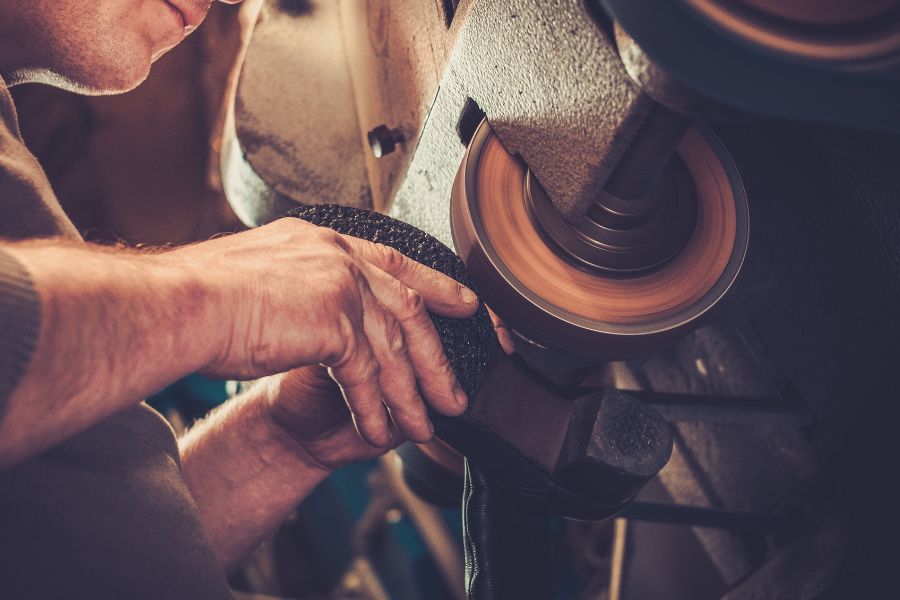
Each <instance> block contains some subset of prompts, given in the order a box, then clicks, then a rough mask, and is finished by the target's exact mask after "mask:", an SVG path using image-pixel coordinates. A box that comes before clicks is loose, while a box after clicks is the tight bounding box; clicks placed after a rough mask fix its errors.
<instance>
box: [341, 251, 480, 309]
mask: <svg viewBox="0 0 900 600" xmlns="http://www.w3.org/2000/svg"><path fill="white" fill-rule="evenodd" d="M344 239H345V240H346V241H347V243H348V244H349V247H350V249H351V251H352V252H353V255H354V256H355V257H356V258H357V259H359V260H361V261H365V262H368V263H370V264H372V265H374V266H375V267H377V268H379V269H381V270H382V271H385V272H386V273H388V274H390V275H391V276H393V277H395V278H397V279H399V280H400V281H402V282H403V283H404V284H405V285H406V286H407V287H410V288H412V289H414V290H416V291H417V292H418V293H419V294H420V295H421V296H422V298H423V299H424V300H425V305H426V306H427V307H428V309H429V310H431V311H432V312H435V313H437V314H440V315H443V316H445V317H458V318H463V317H469V316H471V315H472V314H474V313H475V310H477V308H478V297H477V296H476V295H475V294H474V293H473V292H472V290H470V289H469V288H467V287H466V286H464V285H462V284H460V283H459V282H457V281H456V280H455V279H453V278H451V277H447V276H446V275H444V274H443V273H439V272H437V271H435V270H434V269H429V268H428V267H426V266H425V265H423V264H421V263H418V262H416V261H414V260H412V259H411V258H407V257H406V256H404V255H403V254H401V253H400V252H398V251H397V250H394V249H393V248H390V247H388V246H385V245H384V244H375V243H373V242H368V241H365V240H361V239H359V238H355V237H352V236H344Z"/></svg>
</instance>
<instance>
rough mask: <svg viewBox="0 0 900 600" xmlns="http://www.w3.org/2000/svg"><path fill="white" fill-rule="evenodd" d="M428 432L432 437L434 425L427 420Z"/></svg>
mask: <svg viewBox="0 0 900 600" xmlns="http://www.w3.org/2000/svg"><path fill="white" fill-rule="evenodd" d="M428 430H429V431H430V432H431V435H434V423H432V422H431V419H428Z"/></svg>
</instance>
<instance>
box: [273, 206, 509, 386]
mask: <svg viewBox="0 0 900 600" xmlns="http://www.w3.org/2000/svg"><path fill="white" fill-rule="evenodd" d="M287 216H289V217H297V218H300V219H303V220H304V221H309V222H310V223H312V224H313V225H321V226H323V227H329V228H331V229H333V230H335V231H337V232H338V233H342V234H345V235H350V236H353V237H357V238H361V239H364V240H369V241H371V242H378V243H380V244H384V245H385V246H390V247H391V248H394V249H396V250H399V251H400V252H401V253H403V254H405V255H406V256H408V257H409V258H411V259H413V260H416V261H418V262H420V263H422V264H423V265H426V266H428V267H431V268H432V269H434V270H436V271H440V272H441V273H444V274H445V275H449V276H450V277H452V278H453V279H455V280H456V281H459V282H460V283H462V284H464V285H466V286H467V287H468V288H469V289H471V290H472V291H474V292H475V293H476V294H477V293H478V290H477V288H476V286H475V283H474V282H473V281H472V279H471V277H469V274H468V272H467V271H466V266H465V265H464V264H463V262H462V260H460V258H459V257H458V256H457V255H456V254H455V253H454V252H453V250H451V249H450V248H448V247H447V246H445V245H444V244H442V243H441V242H439V241H438V240H437V239H435V238H434V237H432V236H430V235H428V234H427V233H425V232H424V231H422V230H420V229H417V228H415V227H413V226H412V225H410V224H409V223H404V222H403V221H398V220H397V219H392V218H391V217H388V216H385V215H383V214H380V213H376V212H372V211H368V210H363V209H361V208H353V207H350V206H341V205H339V204H317V205H313V206H301V207H300V208H297V209H294V210H292V211H291V212H289V213H288V214H287ZM431 320H432V321H434V326H435V328H436V329H437V332H438V334H439V335H440V337H441V342H442V343H443V345H444V352H445V353H446V354H447V358H448V359H449V360H450V364H451V365H452V366H453V370H454V371H455V372H456V378H457V379H458V380H459V384H460V385H461V386H462V388H463V390H464V391H465V392H466V394H468V396H469V398H472V397H474V395H475V392H477V391H478V388H479V387H480V386H481V382H482V380H483V379H484V375H485V368H486V367H487V363H488V359H489V358H490V357H491V356H492V355H493V353H494V352H496V351H497V348H498V342H497V336H496V334H495V333H494V327H493V325H492V324H491V319H490V317H489V316H488V314H487V310H486V309H485V307H484V304H482V305H481V306H480V307H479V308H478V312H476V313H475V315H473V316H472V317H470V318H468V319H450V318H447V317H441V316H438V315H431Z"/></svg>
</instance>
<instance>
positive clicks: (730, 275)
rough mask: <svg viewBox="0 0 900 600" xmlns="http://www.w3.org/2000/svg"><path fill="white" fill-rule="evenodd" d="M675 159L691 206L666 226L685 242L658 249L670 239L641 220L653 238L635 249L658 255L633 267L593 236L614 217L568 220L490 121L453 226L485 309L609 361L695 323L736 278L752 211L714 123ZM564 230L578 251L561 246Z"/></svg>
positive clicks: (457, 188) (475, 144)
mask: <svg viewBox="0 0 900 600" xmlns="http://www.w3.org/2000/svg"><path fill="white" fill-rule="evenodd" d="M675 155H676V156H675V159H676V160H677V161H678V162H679V164H680V167H679V168H681V170H682V171H683V172H684V173H685V175H687V176H688V177H689V182H688V187H690V185H691V182H692V189H687V190H684V189H682V190H681V191H679V190H678V189H675V190H673V191H669V192H664V193H669V194H676V195H678V194H680V195H681V196H682V200H681V206H682V208H680V209H679V208H678V205H677V202H676V203H675V209H674V210H675V215H674V216H673V217H671V218H669V217H665V218H661V219H658V222H661V223H662V225H663V226H669V227H671V228H673V229H674V228H680V229H681V230H682V233H681V236H682V239H681V241H680V242H678V243H677V244H676V245H675V246H673V245H672V244H671V243H668V247H667V248H661V250H660V249H657V250H654V249H653V248H652V246H653V242H654V240H655V239H659V236H660V235H662V234H661V233H660V232H656V233H654V232H653V230H652V228H650V229H648V228H647V227H644V230H645V231H649V233H645V235H646V236H648V240H647V243H646V244H644V246H642V247H638V248H637V253H632V254H633V255H634V256H638V255H639V254H641V253H643V255H646V256H649V255H652V254H653V252H656V255H655V256H649V258H647V259H646V260H647V261H648V262H647V263H646V264H647V266H646V267H645V268H638V267H633V268H632V267H631V266H630V264H629V263H628V262H627V261H628V260H631V258H630V256H631V255H628V254H627V253H625V252H621V251H620V248H617V247H615V246H614V245H610V244H608V243H606V242H605V241H604V240H603V239H602V237H599V236H598V238H596V239H594V238H592V237H591V234H590V231H591V229H590V228H593V229H594V230H596V231H598V232H600V233H607V234H610V237H611V239H615V236H616V235H619V233H620V232H618V231H616V230H615V229H616V225H615V224H613V225H609V224H606V223H603V222H600V223H596V222H589V225H590V228H585V227H579V226H577V225H571V224H567V223H566V222H565V221H564V220H563V218H562V216H560V215H558V214H556V213H555V211H553V210H552V206H551V205H550V204H549V201H548V200H547V198H546V194H545V193H544V192H543V190H542V189H541V188H540V184H539V183H538V182H537V180H536V178H535V177H534V176H533V175H532V174H531V173H530V172H529V171H528V168H527V167H526V165H525V164H524V163H523V161H522V160H521V159H519V158H518V157H516V156H513V155H511V154H510V153H509V152H507V150H506V149H505V148H504V147H503V145H502V144H501V142H500V140H499V139H498V138H497V137H496V135H495V134H494V133H493V132H492V130H491V127H490V125H489V124H488V122H487V120H485V121H483V122H482V123H481V125H480V126H479V128H478V130H477V132H476V133H475V135H474V137H473V138H472V142H471V144H470V146H469V149H468V151H467V153H466V155H465V158H464V159H463V162H462V165H461V166H460V169H459V172H458V174H457V177H456V180H455V182H454V187H453V193H452V200H451V224H452V231H453V240H454V243H455V245H456V248H457V251H458V252H459V254H460V256H462V257H463V260H464V261H465V262H466V264H467V266H468V268H469V271H470V273H471V274H472V276H473V277H474V278H475V280H476V281H477V282H478V284H479V286H480V288H481V290H482V294H483V296H484V298H485V300H486V301H487V302H488V304H489V305H490V306H491V307H492V308H493V309H494V310H495V311H496V312H497V313H498V315H499V316H500V317H501V318H502V319H503V320H504V321H506V323H507V324H508V325H509V326H510V327H512V328H513V329H514V330H515V331H516V333H517V334H519V335H520V336H522V337H524V338H525V339H527V340H529V341H532V342H535V343H537V344H538V345H541V346H549V347H553V348H559V349H566V350H571V351H575V352H578V353H582V354H587V355H592V356H598V357H602V358H622V357H626V356H630V355H634V354H637V353H641V352H646V351H648V350H651V349H653V348H654V347H656V346H658V345H659V344H660V343H663V342H665V341H667V340H669V339H671V338H673V337H675V336H677V335H678V334H679V333H680V332H683V331H684V330H685V329H686V328H688V327H690V326H691V325H694V324H696V321H697V320H698V319H699V318H700V317H701V316H703V315H704V314H706V313H707V312H708V311H709V310H710V309H711V308H712V307H713V306H714V305H715V304H716V303H717V302H718V301H719V300H720V299H721V298H722V296H723V295H724V294H725V293H726V291H727V290H728V289H729V287H730V286H731V285H732V283H733V282H734V280H735V278H736V277H737V274H738V271H739V270H740V267H741V264H742V263H743V260H744V256H745V253H746V250H747V240H748V226H749V214H748V207H747V200H746V196H745V194H744V189H743V186H742V184H741V181H740V178H739V176H738V174H737V170H736V169H735V167H734V164H733V163H732V161H731V158H730V156H729V155H728V153H727V151H726V150H725V148H724V147H723V146H722V144H721V143H720V142H719V141H718V139H717V138H716V137H715V135H714V134H713V133H712V132H711V131H710V130H709V129H708V128H706V127H704V126H702V125H695V126H693V127H691V128H690V129H688V130H687V132H686V133H685V134H684V136H683V137H682V138H681V141H680V142H679V143H678V145H677V148H676V152H675ZM672 162H674V161H672ZM681 188H684V185H682V186H681ZM691 194H692V197H691V198H690V199H689V200H688V201H685V199H684V197H685V196H686V195H691ZM672 205H673V204H672V202H670V203H669V204H668V208H671V207H672ZM661 206H662V205H660V208H653V209H652V210H655V211H661V210H664V208H661ZM548 207H549V208H550V209H551V210H548ZM685 215H687V217H685ZM651 216H652V213H651ZM658 216H659V215H658ZM676 217H679V218H680V221H679V219H678V218H676ZM588 218H589V217H586V219H588ZM586 219H585V220H586ZM679 222H680V223H681V224H679ZM685 222H686V223H687V224H686V225H684V223H685ZM658 228H659V226H658V225H657V229H658ZM560 231H563V232H564V233H565V235H566V236H567V239H569V240H574V241H575V242H576V243H577V244H578V247H577V248H576V247H574V246H571V245H567V244H568V242H566V240H562V241H561V236H560V235H559V232H560ZM654 236H655V237H654ZM676 241H677V240H676ZM642 243H643V242H642ZM664 245H665V244H664ZM645 247H647V248H649V250H645V249H644V248H645ZM582 249H586V250H587V251H588V253H584V252H582V251H581V250H582ZM591 253H593V254H591ZM594 255H596V256H598V257H600V258H604V257H606V259H607V263H603V262H602V261H600V260H597V261H593V260H592V259H591V256H594ZM609 257H611V259H612V261H613V262H609ZM615 261H619V262H615ZM610 264H612V265H619V264H622V265H624V266H623V267H622V268H620V269H616V268H610V267H609V265H610Z"/></svg>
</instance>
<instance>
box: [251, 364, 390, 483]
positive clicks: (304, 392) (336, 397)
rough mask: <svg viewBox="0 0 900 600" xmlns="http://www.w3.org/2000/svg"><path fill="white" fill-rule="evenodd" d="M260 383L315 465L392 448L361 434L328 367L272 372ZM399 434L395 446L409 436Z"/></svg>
mask: <svg viewBox="0 0 900 600" xmlns="http://www.w3.org/2000/svg"><path fill="white" fill-rule="evenodd" d="M257 385H260V386H264V390H265V391H264V392H263V394H262V396H263V398H264V406H265V412H266V414H267V415H268V417H269V418H270V419H271V422H272V424H273V425H274V426H275V427H276V428H278V429H279V430H283V431H284V432H285V433H286V434H287V436H288V437H289V438H290V439H291V440H292V441H293V442H295V443H296V444H297V446H298V447H299V448H300V449H301V451H302V453H303V454H304V455H306V457H307V458H308V460H309V464H310V466H311V467H314V468H317V469H321V470H322V471H323V472H324V473H326V474H328V473H330V472H331V471H334V470H335V469H339V468H340V467H343V466H345V465H348V464H350V463H353V462H357V461H360V460H367V459H370V458H375V457H377V456H379V455H381V454H383V453H384V452H385V451H387V448H374V447H372V446H371V445H370V444H368V443H366V442H365V441H363V439H362V438H360V436H359V434H358V433H357V431H356V429H355V428H354V426H353V422H352V420H351V419H350V413H349V411H348V410H347V407H346V406H345V405H344V402H343V400H342V398H341V390H340V388H339V387H338V386H337V384H336V383H335V382H334V381H333V380H332V379H331V378H330V377H329V376H328V373H327V372H326V370H325V369H324V368H322V367H318V366H314V367H302V368H299V369H294V370H293V371H288V372H287V373H282V374H280V375H272V376H271V377H267V378H265V379H264V380H262V381H260V382H259V383H258V384H257ZM394 433H395V436H394V437H393V439H392V442H393V443H392V444H391V446H397V445H399V444H400V443H402V442H403V441H405V440H403V439H402V438H401V437H400V436H399V435H397V433H398V432H396V431H395V432H394Z"/></svg>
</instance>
